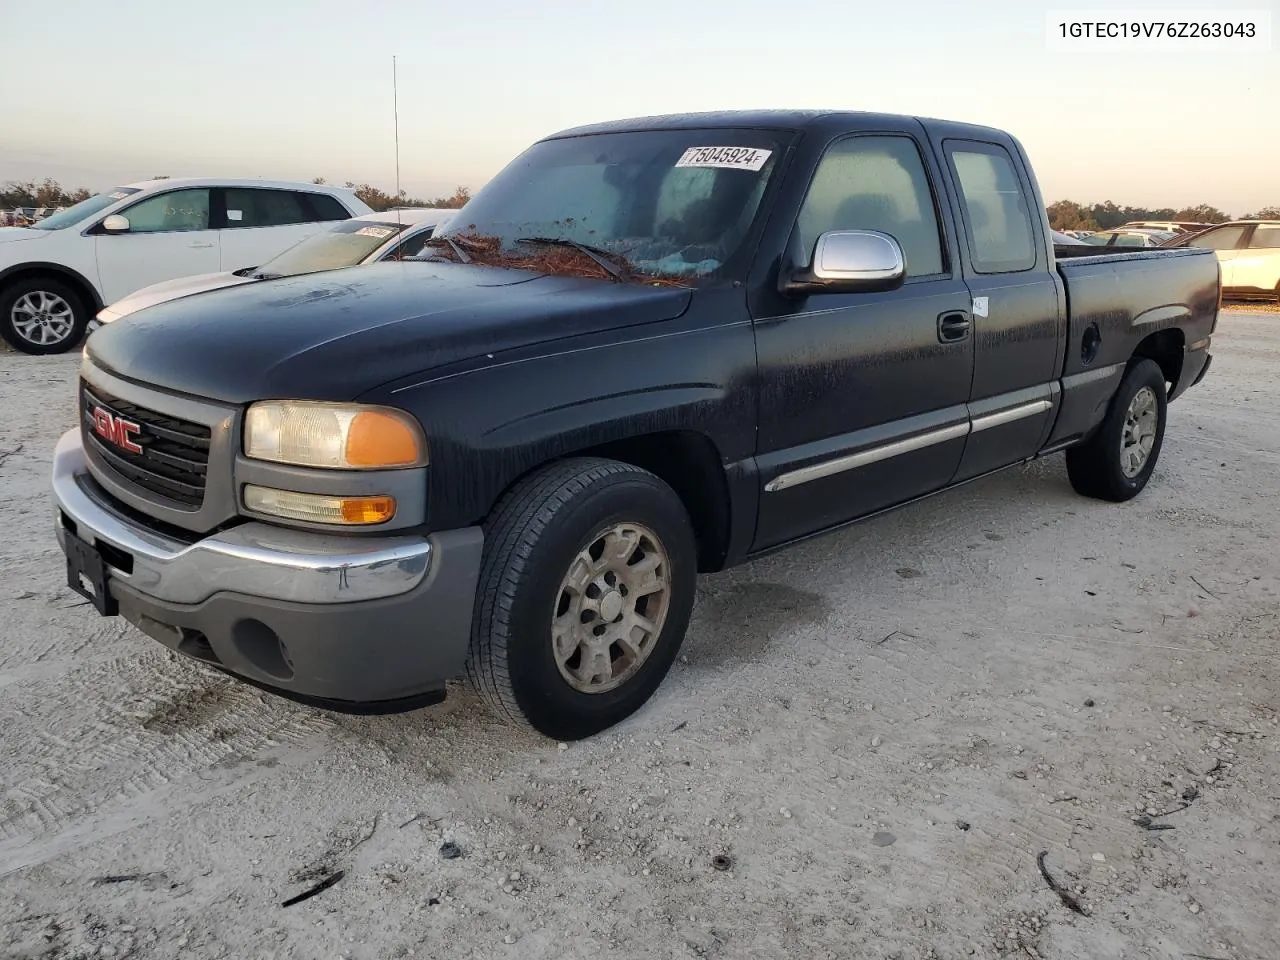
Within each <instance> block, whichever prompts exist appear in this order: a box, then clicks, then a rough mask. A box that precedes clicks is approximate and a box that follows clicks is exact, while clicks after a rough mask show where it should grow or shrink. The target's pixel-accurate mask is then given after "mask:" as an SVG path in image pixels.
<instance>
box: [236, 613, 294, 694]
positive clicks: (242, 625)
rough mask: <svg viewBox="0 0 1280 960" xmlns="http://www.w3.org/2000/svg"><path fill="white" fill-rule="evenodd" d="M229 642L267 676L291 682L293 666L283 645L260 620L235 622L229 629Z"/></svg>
mask: <svg viewBox="0 0 1280 960" xmlns="http://www.w3.org/2000/svg"><path fill="white" fill-rule="evenodd" d="M231 642H232V643H233V644H235V647H236V650H237V651H238V652H239V653H240V655H241V656H242V657H244V658H245V659H246V660H248V661H249V662H250V663H252V664H253V665H254V666H255V667H257V668H258V669H259V670H261V671H262V672H263V673H265V674H266V675H267V676H269V677H272V678H273V679H276V680H292V679H293V664H292V663H291V662H290V660H289V654H288V651H286V650H285V647H284V643H283V642H281V640H280V637H279V636H278V635H277V634H276V632H275V631H274V630H272V629H271V628H270V627H268V626H267V625H266V624H265V623H263V622H262V621H261V620H237V621H236V624H235V626H233V627H232V628H231Z"/></svg>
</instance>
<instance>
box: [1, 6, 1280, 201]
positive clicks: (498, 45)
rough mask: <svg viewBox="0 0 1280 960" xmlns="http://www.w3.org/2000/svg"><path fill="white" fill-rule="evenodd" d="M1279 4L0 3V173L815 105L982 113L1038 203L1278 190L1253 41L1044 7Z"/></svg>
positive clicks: (244, 161) (1223, 196)
mask: <svg viewBox="0 0 1280 960" xmlns="http://www.w3.org/2000/svg"><path fill="white" fill-rule="evenodd" d="M1115 6H1123V7H1125V8H1129V9H1135V8H1150V9H1153V10H1169V9H1185V10H1188V11H1192V10H1194V11H1198V13H1197V17H1198V18H1202V16H1201V15H1207V14H1212V13H1213V12H1215V11H1219V12H1221V11H1225V10H1232V9H1237V10H1238V9H1241V8H1252V9H1263V10H1270V11H1272V19H1273V22H1275V23H1276V26H1277V28H1280V16H1278V15H1277V10H1278V9H1280V0H1244V2H1231V0H1218V2H1214V0H1198V2H1185V0H1163V2H1159V3H1150V2H1144V0H1126V2H1124V3H1123V4H1118V3H1115V4H1108V3H1105V2H1099V0H1082V2H1077V3H1070V2H1063V0H1059V2H1052V0H892V2H885V0H876V2H866V0H799V2H791V3H788V2H779V0H638V2H627V3H622V2H617V0H594V2H593V0H526V2H514V0H478V2H457V0H453V2H443V0H416V2H402V0H364V2H361V3H356V2H351V0H344V2H337V0H254V2H249V0H216V2H202V3H197V2H194V0H112V2H104V0H0V36H4V37H5V38H6V40H5V43H4V51H3V53H2V54H0V182H2V181H7V180H15V179H29V178H36V177H41V176H46V175H47V176H53V177H54V178H56V179H58V180H59V181H61V182H62V183H63V184H64V185H66V186H82V185H83V186H87V187H89V188H90V189H95V190H96V189H104V188H106V187H110V186H113V185H115V184H117V183H123V182H128V181H130V180H138V179H143V178H146V177H149V176H153V175H157V174H168V175H171V176H181V175H194V174H213V175H226V176H233V175H234V176H250V177H253V176H262V177H273V178H283V179H303V180H309V179H311V178H312V177H314V176H324V177H327V178H328V179H329V180H330V181H332V182H341V181H345V180H355V181H357V182H364V181H367V182H370V183H373V184H374V185H376V186H379V187H382V188H383V189H388V190H390V189H391V188H392V187H393V185H394V176H395V174H394V170H395V163H394V152H393V123H392V97H391V57H392V55H393V54H394V55H395V56H396V57H397V65H398V74H399V102H400V166H401V184H402V186H403V187H404V189H406V190H407V191H408V192H409V193H410V194H411V195H423V196H434V195H438V194H442V193H448V192H451V191H452V188H453V187H454V186H455V185H456V184H466V185H468V186H470V187H472V188H473V189H474V188H477V187H479V186H481V185H482V184H483V183H484V182H485V181H486V180H487V179H488V178H489V177H491V176H492V175H493V174H494V173H495V172H496V171H497V170H498V169H500V168H501V167H502V166H503V164H505V163H506V162H507V161H508V160H509V159H511V158H512V157H513V156H515V155H516V154H517V153H518V152H519V151H520V150H522V149H523V148H524V147H526V146H527V145H528V144H529V143H531V142H532V141H534V140H536V139H538V138H539V137H542V136H545V135H546V134H548V133H552V132H554V131H556V130H559V129H562V128H564V127H567V126H572V125H575V124H578V123H585V122H591V121H597V120H607V119H613V118H620V117H628V116H638V115H647V114H653V113H671V112H684V111H693V110H712V109H732V108H752V107H816V108H831V109H852V110H874V111H882V112H890V113H908V114H916V115H924V116H935V117H943V118H946V119H953V120H964V121H969V122H974V123H984V124H990V125H994V126H997V127H1002V128H1004V129H1006V130H1008V131H1010V132H1011V133H1013V134H1014V135H1015V136H1017V137H1018V138H1019V139H1021V140H1022V142H1023V143H1024V145H1025V146H1026V147H1027V150H1028V152H1029V153H1030V155H1031V160H1032V163H1033V164H1034V166H1035V169H1036V172H1037V175H1038V177H1039V179H1040V184H1041V188H1042V190H1043V192H1044V194H1045V199H1046V201H1048V202H1052V201H1053V200H1057V199H1063V198H1068V199H1074V200H1078V201H1081V202H1093V201H1102V200H1107V199H1110V200H1114V201H1116V202H1117V203H1121V204H1125V203H1131V204H1136V205H1144V206H1154V205H1170V206H1175V207H1176V206H1183V205H1186V204H1193V203H1201V202H1203V203H1211V204H1213V205H1215V206H1217V207H1220V208H1222V209H1223V210H1225V211H1226V212H1228V213H1230V214H1235V215H1239V214H1241V213H1244V212H1245V211H1247V210H1252V209H1256V208H1258V207H1262V206H1268V205H1277V204H1280V113H1278V112H1277V109H1276V105H1277V103H1280V97H1278V96H1277V95H1278V94H1280V41H1277V42H1276V43H1275V44H1274V45H1273V47H1272V49H1271V51H1270V52H1265V53H1258V52H1255V53H1234V54H1233V53H1218V52H1205V53H1201V52H1195V51H1190V52H1188V51H1177V52H1163V53H1161V52H1145V51H1136V52H1129V53H1125V54H1123V55H1120V54H1099V53H1061V52H1051V51H1050V50H1049V49H1048V46H1047V44H1046V40H1045V13H1046V11H1047V10H1050V9H1059V8H1063V7H1068V8H1070V9H1072V10H1090V11H1091V12H1092V13H1095V14H1100V15H1101V14H1105V12H1106V11H1107V9H1108V8H1109V7H1115Z"/></svg>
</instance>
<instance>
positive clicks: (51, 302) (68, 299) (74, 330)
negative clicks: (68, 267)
mask: <svg viewBox="0 0 1280 960" xmlns="http://www.w3.org/2000/svg"><path fill="white" fill-rule="evenodd" d="M88 324H89V310H88V308H87V307H86V306H85V304H84V302H83V300H82V299H81V298H80V296H79V294H77V293H76V291H75V290H73V289H72V288H71V287H70V286H68V285H67V284H66V283H63V282H62V281H60V280H54V279H49V278H45V277H33V278H31V279H29V280H19V281H18V282H16V283H14V284H11V285H10V286H8V287H6V288H5V289H4V291H3V292H0V334H3V336H4V338H5V340H7V341H9V343H10V344H12V345H13V347H14V348H15V349H17V350H21V351H22V352H23V353H31V354H50V353H66V352H67V351H68V350H70V349H71V348H72V347H74V346H75V345H76V344H77V343H79V342H80V340H81V338H83V336H84V331H85V327H87V326H88Z"/></svg>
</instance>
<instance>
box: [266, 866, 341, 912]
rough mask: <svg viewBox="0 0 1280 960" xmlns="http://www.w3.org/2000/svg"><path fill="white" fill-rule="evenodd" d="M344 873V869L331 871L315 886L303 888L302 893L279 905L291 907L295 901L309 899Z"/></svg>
mask: <svg viewBox="0 0 1280 960" xmlns="http://www.w3.org/2000/svg"><path fill="white" fill-rule="evenodd" d="M346 875H347V874H346V871H345V870H339V871H337V872H336V873H331V874H329V876H327V877H325V878H324V879H323V880H321V881H320V882H319V883H317V884H316V885H315V886H313V887H309V888H308V889H306V890H303V891H302V893H300V894H298V895H297V896H296V897H290V898H289V899H288V900H285V901H283V902H282V903H281V904H280V906H282V907H292V906H293V905H294V904H295V903H301V902H302V901H303V900H310V899H311V898H312V897H314V896H315V895H316V894H318V893H324V892H325V891H326V890H328V889H329V888H330V887H332V886H333V885H334V884H335V883H337V882H338V881H339V880H341V879H342V878H343V877H345V876H346Z"/></svg>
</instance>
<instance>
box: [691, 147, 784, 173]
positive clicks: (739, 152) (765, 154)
mask: <svg viewBox="0 0 1280 960" xmlns="http://www.w3.org/2000/svg"><path fill="white" fill-rule="evenodd" d="M771 153H773V151H772V150H757V149H755V148H754V147H690V148H689V149H688V150H686V151H685V152H684V153H683V154H681V155H680V159H679V160H677V161H676V166H677V167H723V168H724V169H727V170H759V169H760V168H761V167H763V166H764V162H765V161H766V160H768V159H769V155H770V154H771Z"/></svg>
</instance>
